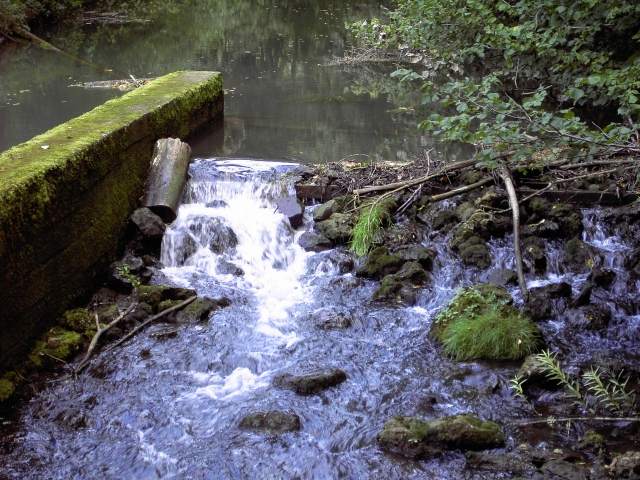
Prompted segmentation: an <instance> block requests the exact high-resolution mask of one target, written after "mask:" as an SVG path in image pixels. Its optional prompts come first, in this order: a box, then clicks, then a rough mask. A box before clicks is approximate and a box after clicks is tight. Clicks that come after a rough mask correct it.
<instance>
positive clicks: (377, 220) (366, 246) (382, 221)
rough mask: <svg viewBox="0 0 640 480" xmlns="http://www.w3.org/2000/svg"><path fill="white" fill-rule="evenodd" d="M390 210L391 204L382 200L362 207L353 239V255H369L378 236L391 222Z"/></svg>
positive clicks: (354, 228)
mask: <svg viewBox="0 0 640 480" xmlns="http://www.w3.org/2000/svg"><path fill="white" fill-rule="evenodd" d="M390 210H391V209H390V205H389V202H385V201H380V199H377V200H375V201H373V202H371V203H368V204H366V205H363V206H362V207H361V209H360V214H359V215H358V220H357V221H356V224H355V226H354V227H353V234H352V237H351V251H352V252H353V253H355V254H356V255H358V256H359V257H363V256H365V255H366V254H367V253H369V250H371V247H372V246H373V243H374V240H375V238H376V236H377V235H378V234H379V233H380V232H381V231H382V229H383V228H384V226H385V225H386V224H388V223H389V222H390V220H391V212H390Z"/></svg>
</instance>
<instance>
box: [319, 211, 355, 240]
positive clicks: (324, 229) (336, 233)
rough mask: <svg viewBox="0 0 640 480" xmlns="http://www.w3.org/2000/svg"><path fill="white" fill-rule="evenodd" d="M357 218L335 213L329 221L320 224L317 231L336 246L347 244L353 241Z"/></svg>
mask: <svg viewBox="0 0 640 480" xmlns="http://www.w3.org/2000/svg"><path fill="white" fill-rule="evenodd" d="M354 224H355V218H354V216H353V215H350V214H346V213H334V214H333V215H331V216H330V217H329V218H328V219H327V220H323V221H322V222H318V223H316V225H315V229H316V230H317V231H318V232H319V233H320V234H321V235H324V237H326V238H327V239H329V240H330V241H331V242H333V243H334V244H335V245H339V244H343V243H347V242H348V241H349V240H350V239H351V234H352V232H353V225H354Z"/></svg>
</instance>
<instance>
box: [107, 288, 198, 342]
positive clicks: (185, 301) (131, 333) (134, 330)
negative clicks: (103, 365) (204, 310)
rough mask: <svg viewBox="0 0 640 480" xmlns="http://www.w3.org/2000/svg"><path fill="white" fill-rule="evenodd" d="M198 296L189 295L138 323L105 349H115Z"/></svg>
mask: <svg viewBox="0 0 640 480" xmlns="http://www.w3.org/2000/svg"><path fill="white" fill-rule="evenodd" d="M196 298H198V297H197V296H195V295H194V296H193V297H189V298H188V299H186V300H184V301H183V302H180V303H178V304H177V305H174V306H173V307H169V308H167V309H165V310H163V311H161V312H160V313H156V314H155V315H154V316H153V317H149V318H147V319H146V320H145V321H144V322H142V323H141V324H140V325H138V326H137V327H136V328H134V329H133V330H131V331H130V332H129V333H127V334H126V335H125V336H124V337H122V338H121V339H120V340H118V341H117V342H116V343H114V344H113V345H110V346H109V348H107V349H106V350H105V351H107V352H108V351H110V350H113V349H114V348H116V347H117V346H119V345H122V344H123V343H124V342H126V341H127V340H129V339H130V338H131V337H133V336H134V335H135V334H136V333H138V332H139V331H140V330H142V329H143V328H145V327H146V326H147V325H149V324H150V323H152V322H155V321H156V320H159V319H161V318H162V317H164V316H166V315H168V314H170V313H171V312H175V311H176V310H180V309H182V308H184V307H186V306H187V305H189V304H190V303H192V302H193V301H195V299H196Z"/></svg>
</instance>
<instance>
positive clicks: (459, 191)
mask: <svg viewBox="0 0 640 480" xmlns="http://www.w3.org/2000/svg"><path fill="white" fill-rule="evenodd" d="M491 182H493V177H487V178H483V179H482V180H480V181H477V182H475V183H470V184H469V185H465V186H463V187H460V188H456V189H454V190H449V191H448V192H444V193H439V194H437V195H432V196H431V197H429V201H430V202H439V201H440V200H446V199H447V198H451V197H455V196H456V195H460V194H462V193H467V192H470V191H472V190H475V189H476V188H480V187H484V186H485V185H486V184H488V183H491Z"/></svg>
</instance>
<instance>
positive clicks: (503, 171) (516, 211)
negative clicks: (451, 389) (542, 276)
mask: <svg viewBox="0 0 640 480" xmlns="http://www.w3.org/2000/svg"><path fill="white" fill-rule="evenodd" d="M498 175H499V176H500V178H501V179H502V181H503V182H504V186H505V188H506V190H507V197H508V198H509V206H510V207H511V212H512V213H513V250H514V253H515V257H516V271H517V273H518V284H519V285H520V291H521V292H522V297H523V298H524V300H525V301H526V300H527V298H529V290H528V289H527V280H526V279H525V278H524V268H523V264H522V250H521V248H520V205H519V204H518V194H517V193H516V188H515V186H514V185H513V178H512V177H511V172H510V171H509V169H508V168H507V167H502V168H500V169H499V170H498Z"/></svg>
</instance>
